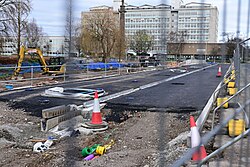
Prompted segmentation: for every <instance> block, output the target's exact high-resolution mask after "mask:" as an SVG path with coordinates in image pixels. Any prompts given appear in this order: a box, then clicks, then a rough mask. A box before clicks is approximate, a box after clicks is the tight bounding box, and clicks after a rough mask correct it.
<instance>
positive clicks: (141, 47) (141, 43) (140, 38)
mask: <svg viewBox="0 0 250 167" xmlns="http://www.w3.org/2000/svg"><path fill="white" fill-rule="evenodd" d="M129 45H130V48H131V49H132V50H134V51H135V52H136V53H137V54H140V53H147V52H148V51H149V50H151V49H152V47H153V37H152V36H150V35H149V34H147V31H146V30H138V31H137V32H136V33H135V36H134V37H133V38H132V39H131V40H130V44H129Z"/></svg>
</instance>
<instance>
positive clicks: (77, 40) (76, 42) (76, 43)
mask: <svg viewBox="0 0 250 167" xmlns="http://www.w3.org/2000/svg"><path fill="white" fill-rule="evenodd" d="M72 34H73V37H72V45H73V47H74V48H75V49H76V50H77V52H78V55H79V56H80V54H81V50H82V47H81V46H82V26H81V23H78V24H76V25H75V26H73V33H72Z"/></svg>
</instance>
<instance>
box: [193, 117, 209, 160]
mask: <svg viewBox="0 0 250 167" xmlns="http://www.w3.org/2000/svg"><path fill="white" fill-rule="evenodd" d="M190 127H191V145H192V148H194V147H197V146H200V144H201V137H200V133H199V131H198V128H197V127H196V123H195V120H194V117H193V116H190ZM206 156H207V153H206V150H205V147H204V145H203V144H202V145H201V146H200V148H199V149H198V150H197V151H196V152H195V153H194V154H193V156H192V159H193V160H194V161H200V160H202V159H204V158H205V157H206Z"/></svg>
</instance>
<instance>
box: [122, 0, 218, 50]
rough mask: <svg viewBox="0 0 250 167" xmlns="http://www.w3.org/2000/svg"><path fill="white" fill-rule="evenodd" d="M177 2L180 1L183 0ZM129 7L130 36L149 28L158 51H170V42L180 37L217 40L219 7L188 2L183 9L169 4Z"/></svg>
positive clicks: (190, 39)
mask: <svg viewBox="0 0 250 167" xmlns="http://www.w3.org/2000/svg"><path fill="white" fill-rule="evenodd" d="M175 2H176V3H177V2H179V3H178V4H180V2H181V0H176V1H175ZM177 6H178V5H177ZM125 10H126V13H125V33H126V36H127V38H128V39H130V38H131V37H133V36H134V35H135V33H136V32H137V31H138V30H146V31H147V33H148V34H149V35H151V36H153V38H154V48H153V51H155V52H166V51H165V49H166V44H167V43H169V42H178V40H180V38H182V42H185V43H187V42H190V43H208V42H209V43H215V42H217V37H218V9H217V7H214V6H212V5H211V4H206V3H188V4H186V5H181V6H180V7H179V8H173V7H172V6H170V5H166V4H160V5H156V6H152V5H143V6H132V5H128V6H126V8H125ZM180 35H182V37H180ZM177 36H178V37H177ZM173 38H175V39H174V40H175V41H173V40H172V39H173ZM178 38H179V39H178ZM166 39H167V40H168V41H166ZM164 41H165V42H164Z"/></svg>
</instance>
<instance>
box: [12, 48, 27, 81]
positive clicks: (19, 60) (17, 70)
mask: <svg viewBox="0 0 250 167" xmlns="http://www.w3.org/2000/svg"><path fill="white" fill-rule="evenodd" d="M24 55H25V47H24V46H22V47H21V48H20V51H19V59H18V62H17V68H16V69H15V71H14V76H17V75H18V74H19V72H20V71H21V66H22V63H23V59H24Z"/></svg>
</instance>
